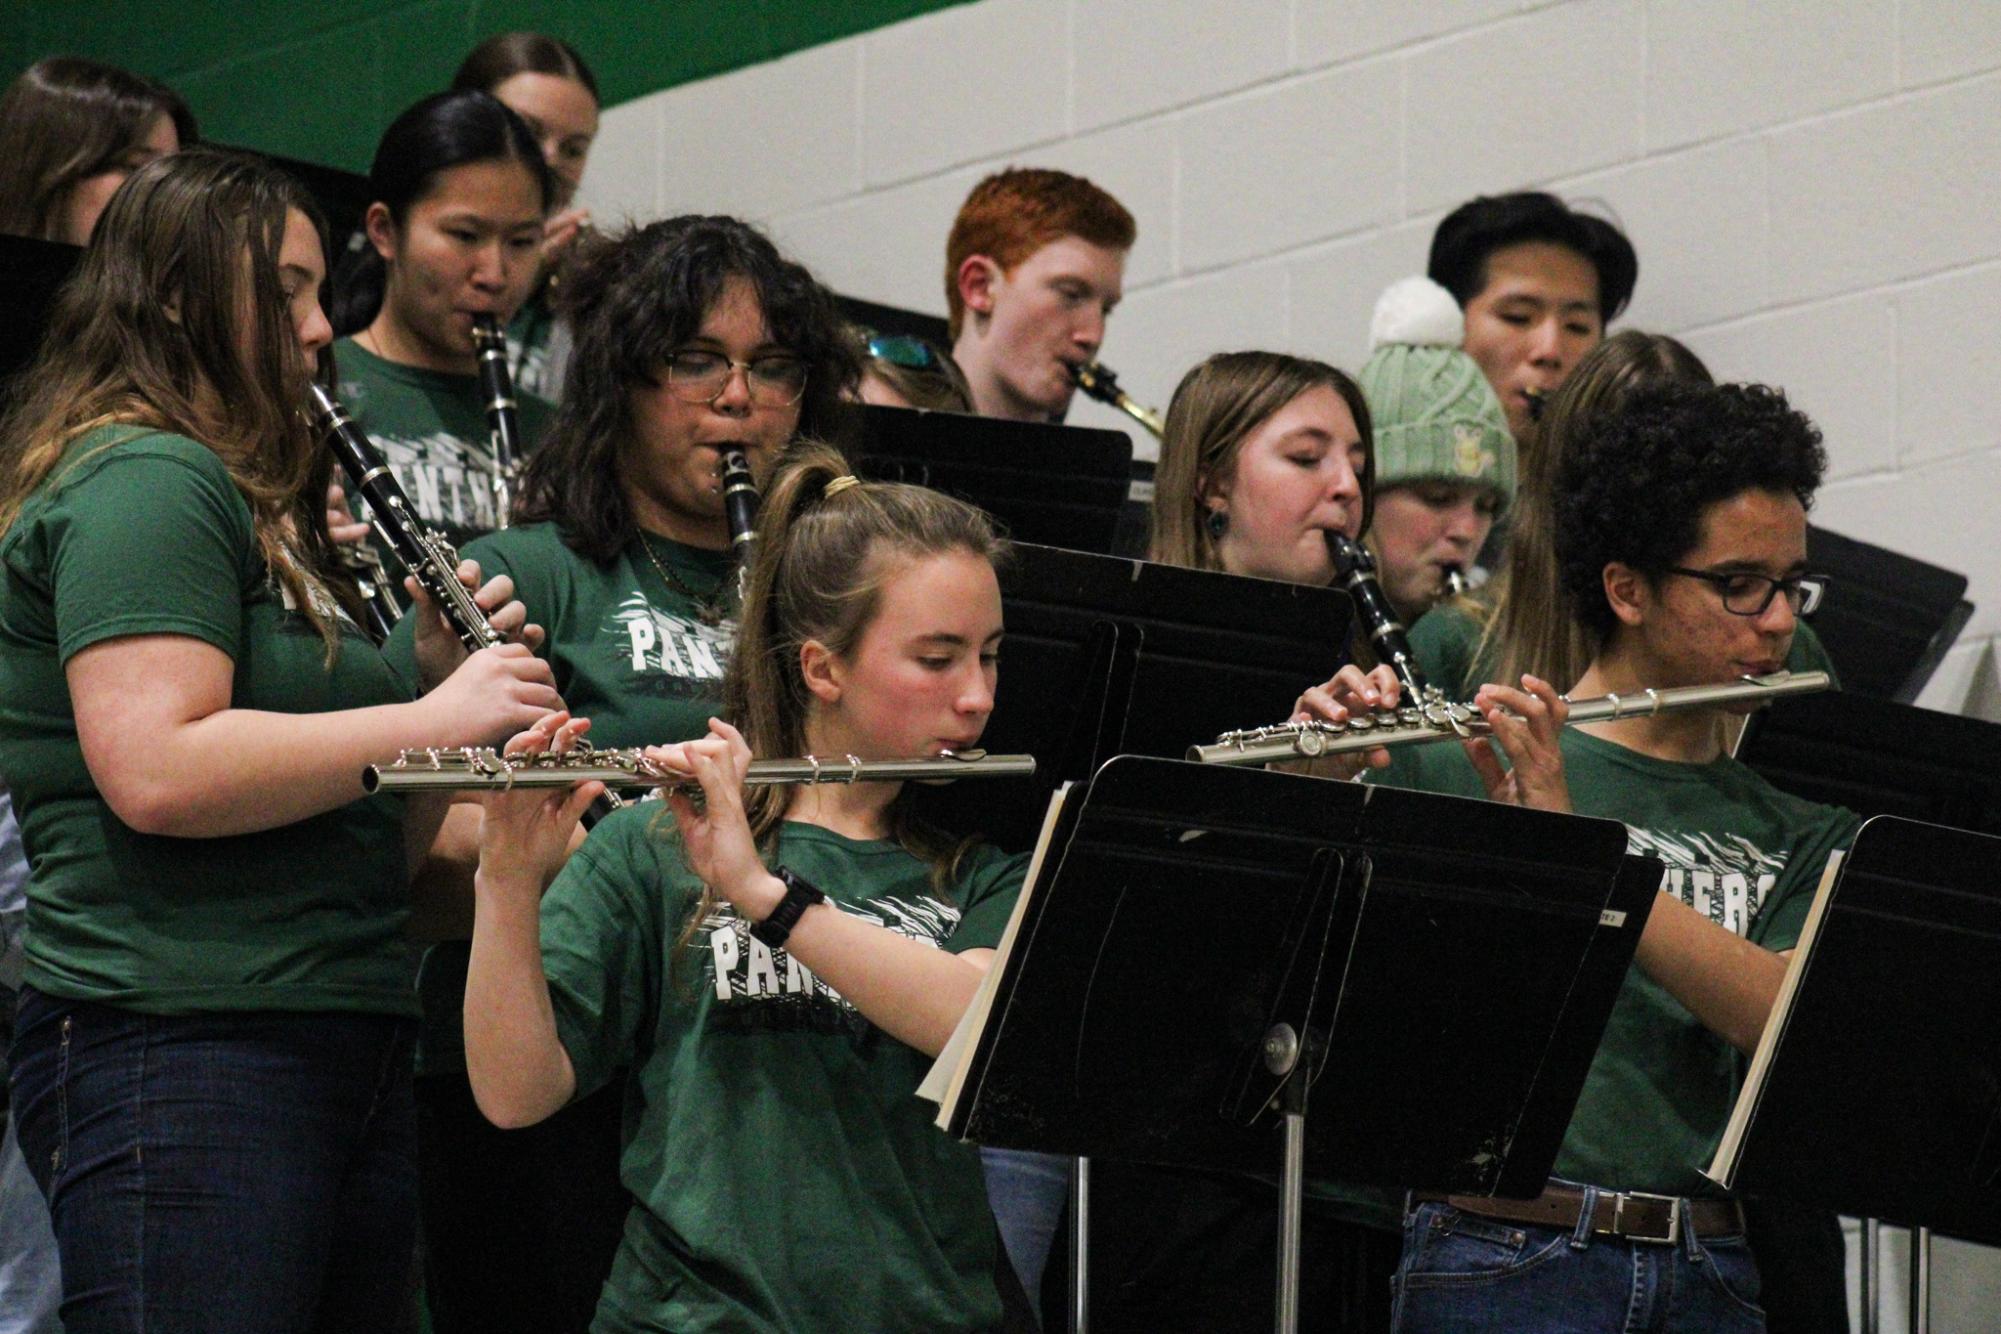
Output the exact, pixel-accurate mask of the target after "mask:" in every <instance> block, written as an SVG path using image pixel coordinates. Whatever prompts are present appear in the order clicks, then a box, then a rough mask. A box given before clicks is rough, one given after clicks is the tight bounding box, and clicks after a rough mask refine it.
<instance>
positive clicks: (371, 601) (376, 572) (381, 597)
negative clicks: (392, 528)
mask: <svg viewBox="0 0 2001 1334" xmlns="http://www.w3.org/2000/svg"><path fill="white" fill-rule="evenodd" d="M338 555H339V556H340V563H341V564H342V565H344V566H346V567H347V572H348V573H349V574H351V575H353V576H354V581H355V583H357V584H359V585H360V586H361V610H362V613H363V614H364V615H365V616H366V617H367V618H368V634H369V637H370V638H371V639H373V640H374V641H375V645H376V647H377V648H380V647H381V646H382V645H384V644H386V643H388V642H389V635H390V632H391V631H393V630H395V628H396V622H398V621H400V620H401V619H403V608H402V606H401V605H400V604H398V602H397V601H396V586H395V584H394V583H392V582H391V581H390V578H389V571H388V570H387V569H385V568H384V567H383V564H382V553H381V552H379V551H377V550H376V549H375V548H374V547H370V546H359V547H354V546H342V547H341V548H340V550H339V552H338Z"/></svg>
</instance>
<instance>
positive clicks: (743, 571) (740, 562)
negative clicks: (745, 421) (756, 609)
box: [723, 449, 758, 607]
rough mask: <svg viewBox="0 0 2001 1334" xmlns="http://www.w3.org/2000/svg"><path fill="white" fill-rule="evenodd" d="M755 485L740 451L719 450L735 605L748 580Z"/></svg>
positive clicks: (754, 532) (754, 523)
mask: <svg viewBox="0 0 2001 1334" xmlns="http://www.w3.org/2000/svg"><path fill="white" fill-rule="evenodd" d="M757 502H758V495H757V482H756V480H755V479H754V478H752V476H751V475H750V460H749V459H748V458H746V457H745V456H744V452H743V451H742V450H741V449H726V450H724V451H723V518H724V519H726V520H727V521H728V522H729V529H730V558H731V559H733V560H734V561H735V562H736V595H737V606H738V607H742V606H743V599H744V591H745V588H746V586H747V585H748V583H749V580H750V549H751V544H752V543H753V542H755V541H756V540H757Z"/></svg>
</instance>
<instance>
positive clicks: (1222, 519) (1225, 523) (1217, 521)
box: [1202, 510, 1230, 542]
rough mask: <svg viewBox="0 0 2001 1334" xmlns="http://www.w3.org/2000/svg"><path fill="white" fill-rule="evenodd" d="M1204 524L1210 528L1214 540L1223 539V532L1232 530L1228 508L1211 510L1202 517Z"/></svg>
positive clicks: (1210, 536)
mask: <svg viewBox="0 0 2001 1334" xmlns="http://www.w3.org/2000/svg"><path fill="white" fill-rule="evenodd" d="M1202 526H1203V527H1205V528H1207V529H1208V530H1209V539H1210V541H1212V542H1220V541H1222V540H1223V534H1224V533H1227V532H1229V531H1230V515H1229V512H1228V511H1227V510H1210V511H1209V512H1208V513H1207V514H1206V515H1204V516H1203V517H1202Z"/></svg>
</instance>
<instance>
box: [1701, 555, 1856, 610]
mask: <svg viewBox="0 0 2001 1334" xmlns="http://www.w3.org/2000/svg"><path fill="white" fill-rule="evenodd" d="M1664 573H1667V574H1678V575H1681V576H1682V577H1683V578H1685V579H1700V580H1702V582H1704V583H1705V584H1714V585H1715V586H1716V591H1717V592H1718V593H1720V594H1721V595H1722V597H1723V610H1725V611H1727V612H1729V613H1731V614H1732V615H1735V616H1763V615H1764V614H1765V608H1767V607H1769V606H1771V605H1772V599H1773V598H1775V597H1777V596H1778V595H1779V594H1780V593H1784V594H1785V595H1786V601H1787V602H1789V603H1791V604H1792V609H1793V614H1794V615H1795V616H1811V615H1813V613H1814V612H1815V610H1817V609H1818V608H1819V606H1820V600H1821V599H1822V598H1824V597H1826V596H1827V576H1826V575H1824V574H1793V575H1788V576H1786V577H1785V578H1784V579H1774V578H1772V577H1771V576H1770V575H1768V574H1754V573H1752V572H1751V571H1749V570H1691V569H1688V568H1686V567H1684V566H1680V565H1670V566H1668V567H1667V569H1666V571H1665V572H1664Z"/></svg>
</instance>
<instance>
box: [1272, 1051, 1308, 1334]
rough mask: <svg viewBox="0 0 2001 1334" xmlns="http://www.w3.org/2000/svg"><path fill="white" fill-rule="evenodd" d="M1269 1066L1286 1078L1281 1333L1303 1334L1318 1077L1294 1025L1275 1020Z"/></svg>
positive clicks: (1283, 1093)
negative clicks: (1309, 1095) (1311, 1112)
mask: <svg viewBox="0 0 2001 1334" xmlns="http://www.w3.org/2000/svg"><path fill="white" fill-rule="evenodd" d="M1264 1057H1265V1069H1267V1070H1269V1071H1270V1072H1271V1073H1272V1074H1274V1075H1277V1076H1278V1077H1280V1078H1281V1079H1283V1080H1285V1083H1284V1084H1283V1085H1281V1086H1280V1088H1279V1092H1278V1103H1279V1109H1280V1111H1281V1112H1283V1114H1284V1116H1285V1168H1284V1171H1283V1172H1282V1173H1281V1174H1280V1176H1279V1199H1278V1302H1277V1309H1278V1321H1277V1329H1278V1334H1299V1238H1300V1218H1301V1214H1302V1212H1303V1205H1304V1199H1305V1182H1306V1089H1307V1085H1308V1084H1310V1083H1311V1082H1312V1079H1313V1067H1312V1060H1311V1058H1310V1057H1309V1056H1308V1055H1307V1054H1306V1053H1305V1052H1304V1051H1302V1050H1301V1046H1300V1041H1299V1035H1298V1034H1297V1033H1295V1032H1294V1031H1293V1028H1292V1025H1291V1024H1274V1025H1272V1028H1271V1031H1270V1032H1269V1033H1267V1034H1265V1046H1264Z"/></svg>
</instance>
